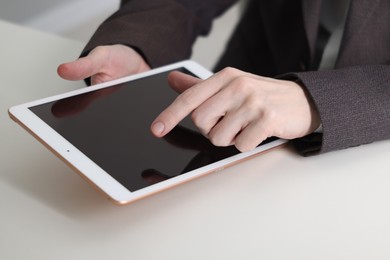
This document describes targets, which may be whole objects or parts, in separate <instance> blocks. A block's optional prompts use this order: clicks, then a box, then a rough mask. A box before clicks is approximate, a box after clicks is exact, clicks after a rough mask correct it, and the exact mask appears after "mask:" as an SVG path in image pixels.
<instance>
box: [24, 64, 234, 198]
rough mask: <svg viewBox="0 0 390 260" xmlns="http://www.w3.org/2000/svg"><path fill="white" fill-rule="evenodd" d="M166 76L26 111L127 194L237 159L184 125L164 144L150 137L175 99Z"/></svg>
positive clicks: (226, 148)
mask: <svg viewBox="0 0 390 260" xmlns="http://www.w3.org/2000/svg"><path fill="white" fill-rule="evenodd" d="M180 70H181V71H183V72H187V73H189V72H188V71H186V70H185V69H180ZM168 73H169V72H164V73H161V74H157V75H154V76H150V77H147V78H143V79H138V80H135V81H131V82H127V83H123V84H120V85H116V86H112V87H109V88H104V89H101V90H96V91H92V92H88V93H85V94H81V95H77V96H74V97H70V98H66V99H62V100H60V101H56V102H51V103H47V104H43V105H39V106H35V107H32V108H30V109H31V111H32V112H33V113H35V114H36V115H37V116H39V117H40V118H41V119H42V120H44V121H45V122H46V123H47V124H48V125H50V126H51V127H52V128H54V129H55V130H56V131H57V132H58V133H59V134H60V135H62V136H63V137H64V138H65V139H67V140H68V141H69V142H70V143H72V144H73V145H74V146H75V147H77V148H78V149H79V150H80V151H82V152H83V153H84V154H85V155H86V156H88V157H89V158H90V159H91V160H93V161H94V162H95V163H96V164H97V165H99V166H100V167H101V168H102V169H104V170H105V171H106V172H107V173H109V174H110V175H111V176H112V177H113V178H115V179H116V180H117V181H118V182H120V183H121V184H122V185H123V186H125V187H126V188H128V189H129V190H130V191H135V190H138V189H141V188H143V187H146V186H148V185H151V184H154V183H157V182H160V181H163V180H166V179H168V178H171V177H174V176H176V175H179V174H182V173H184V172H188V171H191V170H193V169H196V168H199V167H202V166H204V165H207V164H210V163H213V162H216V161H219V160H221V159H223V158H226V157H229V156H232V155H234V154H236V153H238V151H237V150H236V149H235V148H234V147H225V148H221V147H215V146H213V145H212V144H211V143H210V142H209V141H208V140H207V139H206V138H204V137H203V136H202V135H201V134H199V133H198V132H197V131H196V129H195V127H194V126H193V125H192V123H191V122H190V120H189V119H185V120H183V122H181V124H180V125H179V126H177V127H176V128H175V129H173V130H172V132H171V133H170V134H168V135H167V136H166V137H165V138H162V139H160V138H156V137H154V136H153V135H152V134H151V132H150V130H149V128H150V124H151V123H152V121H153V120H154V119H155V117H156V116H157V115H158V114H159V113H160V112H161V111H162V110H163V109H164V108H165V107H167V106H168V105H169V104H170V103H171V102H172V101H173V100H174V99H175V97H176V96H177V94H176V92H174V91H173V90H172V89H171V88H170V87H169V85H168V83H167V74H168Z"/></svg>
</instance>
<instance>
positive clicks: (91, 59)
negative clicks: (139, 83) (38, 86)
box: [57, 44, 150, 85]
mask: <svg viewBox="0 0 390 260" xmlns="http://www.w3.org/2000/svg"><path fill="white" fill-rule="evenodd" d="M149 69H150V67H149V65H148V64H147V63H146V62H145V60H144V59H143V58H142V56H141V55H140V54H139V53H137V52H136V51H134V50H133V49H132V48H130V47H127V46H124V45H120V44H117V45H109V46H99V47H96V48H95V49H93V50H92V51H91V52H90V53H89V54H88V55H87V56H86V57H83V58H80V59H78V60H76V61H72V62H69V63H64V64H61V65H60V66H59V67H58V70H57V71H58V75H60V77H62V78H64V79H67V80H83V79H85V78H89V77H91V84H92V85H94V84H98V83H102V82H106V81H110V80H114V79H117V78H121V77H124V76H128V75H131V74H136V73H140V72H144V71H147V70H149Z"/></svg>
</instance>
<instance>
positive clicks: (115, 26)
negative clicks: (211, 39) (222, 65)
mask: <svg viewBox="0 0 390 260" xmlns="http://www.w3.org/2000/svg"><path fill="white" fill-rule="evenodd" d="M234 2H236V1H235V0H213V1H210V0H209V1H207V0H202V1H189V0H186V1H184V0H181V1H180V0H177V1H172V0H170V1H168V0H156V1H134V0H133V1H131V0H127V1H126V0H124V1H122V3H121V8H120V9H119V10H118V11H117V12H116V13H114V14H113V15H112V16H111V17H110V18H108V19H107V20H106V21H105V22H104V23H103V24H102V25H101V26H100V27H99V28H98V30H97V31H96V33H95V34H94V35H93V37H92V38H91V40H90V41H89V43H88V44H87V46H86V47H85V49H84V51H83V54H86V53H88V52H89V51H91V50H92V49H93V48H95V47H96V46H100V45H111V44H117V43H120V44H124V45H127V46H131V47H133V48H134V49H136V50H137V51H139V52H140V54H141V55H143V57H144V58H145V59H146V60H147V62H148V63H149V64H150V65H151V66H152V67H157V66H161V65H164V64H168V63H172V62H175V61H178V60H183V59H186V58H188V57H190V55H191V49H192V44H193V42H194V41H195V39H196V37H197V36H199V35H206V34H207V33H208V32H209V31H210V29H211V26H212V20H213V19H214V18H215V17H217V16H218V15H220V14H221V13H222V12H224V11H225V10H226V9H227V8H229V7H230V6H231V5H232V4H233V3H234Z"/></svg>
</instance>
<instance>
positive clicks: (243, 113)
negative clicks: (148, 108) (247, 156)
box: [151, 68, 320, 152]
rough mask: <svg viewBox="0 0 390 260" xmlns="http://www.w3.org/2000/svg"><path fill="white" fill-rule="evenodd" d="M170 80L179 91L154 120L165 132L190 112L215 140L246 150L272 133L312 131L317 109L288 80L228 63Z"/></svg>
mask: <svg viewBox="0 0 390 260" xmlns="http://www.w3.org/2000/svg"><path fill="white" fill-rule="evenodd" d="M168 80H169V83H170V85H171V86H172V87H173V88H174V89H176V90H177V91H179V92H182V94H181V95H179V96H178V98H177V99H176V100H175V101H174V102H173V103H172V104H171V105H170V106H168V107H167V108H166V109H165V110H164V111H163V112H162V113H161V114H160V115H159V116H158V117H157V118H156V119H155V121H154V122H153V123H152V126H151V130H152V133H153V134H154V135H155V136H157V137H163V136H164V135H166V134H167V133H169V132H170V131H171V130H172V129H173V128H174V127H175V126H176V125H177V124H178V123H179V122H180V121H181V120H182V119H183V118H185V117H186V116H187V115H188V114H192V120H193V121H194V123H195V125H196V126H197V127H198V128H199V130H200V131H201V132H202V133H203V134H204V135H205V136H206V137H208V138H209V139H210V141H211V142H212V143H213V144H214V145H216V146H229V145H233V144H234V145H235V146H236V147H237V149H238V150H240V151H242V152H244V151H248V150H251V149H254V148H255V147H256V146H257V145H259V144H260V143H261V142H263V141H264V140H265V139H267V138H268V137H271V136H276V137H279V138H283V139H294V138H298V137H303V136H305V135H307V134H309V133H312V132H313V131H314V130H315V129H317V128H318V127H319V125H320V120H319V115H318V112H317V111H316V109H315V107H314V105H313V104H312V102H311V99H310V98H309V97H308V96H307V95H306V93H305V91H304V90H303V88H302V87H301V86H300V85H299V84H297V83H295V82H292V81H286V80H277V79H272V78H265V77H260V76H257V75H254V74H250V73H246V72H243V71H240V70H237V69H232V68H227V69H224V70H222V71H221V72H219V73H217V74H215V75H214V76H212V77H210V78H209V79H207V80H200V79H198V78H194V77H192V76H189V75H186V74H183V73H180V72H172V73H171V74H170V75H169V78H168Z"/></svg>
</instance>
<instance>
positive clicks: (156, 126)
mask: <svg viewBox="0 0 390 260" xmlns="http://www.w3.org/2000/svg"><path fill="white" fill-rule="evenodd" d="M151 130H152V133H153V134H154V135H155V136H156V137H162V136H164V131H165V125H164V124H163V123H162V122H161V121H157V122H154V123H153V124H152V127H151Z"/></svg>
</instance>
